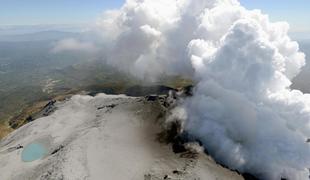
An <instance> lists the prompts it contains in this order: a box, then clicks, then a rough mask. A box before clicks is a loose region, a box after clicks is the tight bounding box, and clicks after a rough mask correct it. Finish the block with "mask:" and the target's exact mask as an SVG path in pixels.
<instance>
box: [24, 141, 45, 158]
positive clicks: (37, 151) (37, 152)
mask: <svg viewBox="0 0 310 180" xmlns="http://www.w3.org/2000/svg"><path fill="white" fill-rule="evenodd" d="M46 154H47V150H46V148H45V147H44V146H43V145H41V144H39V143H32V144H29V145H28V146H26V147H25V148H24V150H23V152H22V160H23V161H24V162H32V161H35V160H38V159H41V158H43V157H44V156H45V155H46Z"/></svg>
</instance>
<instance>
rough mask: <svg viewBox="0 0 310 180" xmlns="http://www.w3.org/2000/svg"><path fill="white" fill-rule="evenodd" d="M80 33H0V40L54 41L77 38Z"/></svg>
mask: <svg viewBox="0 0 310 180" xmlns="http://www.w3.org/2000/svg"><path fill="white" fill-rule="evenodd" d="M79 35H80V33H77V32H63V31H54V30H50V31H41V32H35V33H27V34H17V35H0V41H6V42H25V41H54V40H61V39H65V38H77V37H78V36H79Z"/></svg>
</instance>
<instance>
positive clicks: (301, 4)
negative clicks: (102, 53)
mask: <svg viewBox="0 0 310 180" xmlns="http://www.w3.org/2000/svg"><path fill="white" fill-rule="evenodd" d="M123 2H124V0H0V25H33V24H82V23H91V22H94V21H95V19H96V17H98V16H99V15H100V14H101V13H102V12H103V11H104V10H106V9H111V8H118V7H120V6H121V5H122V4H123ZM241 3H242V4H243V5H244V6H245V7H247V8H249V9H257V8H258V9H262V11H263V12H265V13H268V14H269V15H270V17H271V19H272V20H286V21H288V22H289V23H290V24H291V27H292V30H293V31H298V32H305V31H306V32H310V20H308V19H307V18H310V9H309V8H310V0H241Z"/></svg>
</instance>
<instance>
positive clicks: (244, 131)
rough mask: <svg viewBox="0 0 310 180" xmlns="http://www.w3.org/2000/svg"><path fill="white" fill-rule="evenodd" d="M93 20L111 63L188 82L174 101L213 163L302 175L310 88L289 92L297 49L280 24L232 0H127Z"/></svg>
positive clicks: (268, 174) (308, 150)
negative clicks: (187, 91) (188, 89)
mask: <svg viewBox="0 0 310 180" xmlns="http://www.w3.org/2000/svg"><path fill="white" fill-rule="evenodd" d="M98 25H99V26H100V28H101V29H102V31H103V32H104V33H103V34H105V35H106V36H105V40H106V41H107V43H108V44H109V49H108V55H107V61H108V63H110V64H111V65H114V66H116V67H118V68H120V69H121V70H124V71H127V72H130V73H133V74H134V75H136V76H138V77H141V78H145V77H146V78H148V79H151V80H152V79H156V78H157V77H159V76H160V75H162V74H169V75H183V76H189V77H191V78H193V79H194V80H196V82H197V86H196V88H195V91H194V96H193V97H191V98H189V99H187V100H186V101H185V102H184V103H183V104H182V105H181V106H182V107H183V108H184V109H185V111H186V112H187V113H186V114H187V121H186V122H185V124H186V125H185V128H186V130H187V131H189V132H190V133H191V134H193V135H195V136H197V137H199V138H200V139H201V140H202V142H203V144H204V145H205V147H206V148H207V149H208V150H209V152H210V154H211V155H212V156H213V157H214V158H215V159H216V160H217V161H219V162H221V163H223V164H225V165H227V166H229V167H230V168H232V169H237V170H239V171H241V172H250V173H253V174H255V175H256V176H258V177H260V178H264V179H281V178H289V179H308V176H309V171H308V169H307V168H310V145H309V144H307V143H306V140H307V138H309V137H310V95H308V94H303V93H301V92H300V91H297V90H291V89H289V86H290V85H291V80H292V78H294V77H295V76H296V75H297V74H298V73H299V71H300V69H301V67H303V66H304V65H305V56H304V54H303V53H300V52H299V47H298V44H297V43H296V42H293V41H291V39H290V38H289V37H288V35H287V33H288V29H289V26H288V24H287V23H283V22H278V23H271V22H270V21H269V18H268V16H267V15H264V14H262V13H261V12H260V11H259V10H252V11H250V10H246V9H245V8H243V7H242V6H241V5H240V4H239V2H237V1H235V0H156V1H155V0H127V2H126V3H125V5H124V6H123V7H122V8H121V9H119V10H115V11H109V12H107V13H105V15H104V16H103V18H101V19H100V20H99V21H98ZM179 108H180V107H179Z"/></svg>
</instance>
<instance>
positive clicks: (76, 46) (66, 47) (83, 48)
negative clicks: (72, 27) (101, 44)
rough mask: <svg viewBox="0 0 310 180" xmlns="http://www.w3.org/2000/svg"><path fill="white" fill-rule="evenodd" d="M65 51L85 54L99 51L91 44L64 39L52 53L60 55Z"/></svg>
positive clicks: (56, 45) (55, 46)
mask: <svg viewBox="0 0 310 180" xmlns="http://www.w3.org/2000/svg"><path fill="white" fill-rule="evenodd" d="M65 51H77V52H83V53H85V52H86V53H95V52H97V51H98V48H97V47H96V46H95V45H94V44H93V43H91V42H82V41H79V40H77V39H72V38H71V39H64V40H61V41H58V42H57V43H56V44H55V45H54V47H53V49H52V50H51V52H53V53H59V52H65Z"/></svg>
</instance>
